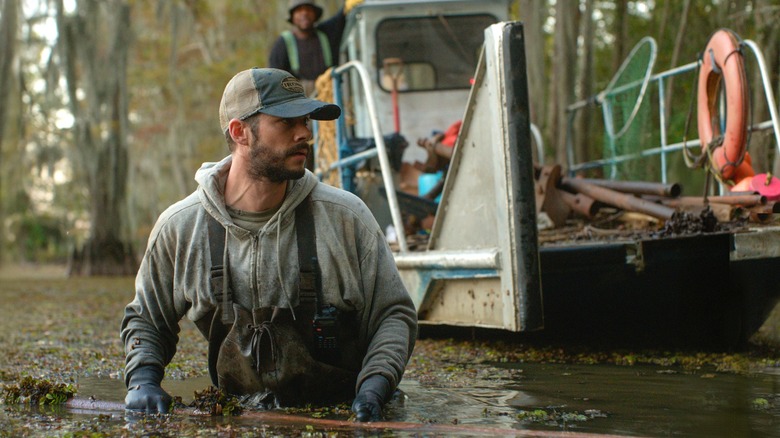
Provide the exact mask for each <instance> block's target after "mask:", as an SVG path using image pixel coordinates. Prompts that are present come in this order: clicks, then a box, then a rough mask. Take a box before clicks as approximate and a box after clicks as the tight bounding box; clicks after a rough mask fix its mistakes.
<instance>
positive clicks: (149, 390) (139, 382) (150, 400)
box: [125, 365, 173, 414]
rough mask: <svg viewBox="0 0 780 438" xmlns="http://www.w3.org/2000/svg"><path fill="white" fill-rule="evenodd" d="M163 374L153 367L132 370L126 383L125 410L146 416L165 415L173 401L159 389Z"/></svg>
mask: <svg viewBox="0 0 780 438" xmlns="http://www.w3.org/2000/svg"><path fill="white" fill-rule="evenodd" d="M164 374H165V373H164V371H163V370H161V369H160V368H158V367H156V366H153V365H147V366H143V367H140V368H136V369H135V370H133V374H131V375H130V379H129V381H128V383H127V396H126V397H125V409H129V410H131V411H142V412H146V413H147V414H155V413H158V412H159V413H161V414H167V413H168V412H169V411H170V409H171V402H172V401H173V399H172V398H171V396H170V395H168V393H167V392H165V390H163V389H162V387H160V382H162V379H163V375H164Z"/></svg>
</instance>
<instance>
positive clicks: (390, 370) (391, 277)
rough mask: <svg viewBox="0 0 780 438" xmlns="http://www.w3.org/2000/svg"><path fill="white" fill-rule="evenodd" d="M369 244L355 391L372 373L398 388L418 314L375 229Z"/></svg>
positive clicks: (412, 339)
mask: <svg viewBox="0 0 780 438" xmlns="http://www.w3.org/2000/svg"><path fill="white" fill-rule="evenodd" d="M372 241H373V245H372V246H373V248H372V250H371V251H369V252H368V253H367V254H366V255H365V257H364V258H363V260H362V261H361V263H360V265H361V268H360V269H361V271H362V273H363V280H362V281H363V288H364V291H366V293H365V295H364V305H365V307H364V312H363V320H364V322H365V324H366V325H365V326H364V327H367V329H368V332H367V341H368V343H367V350H366V356H365V358H364V360H363V367H362V369H361V371H360V373H359V375H358V380H357V386H356V391H357V390H359V389H360V385H361V384H362V383H363V381H364V380H365V379H367V378H368V377H370V376H372V375H375V374H379V375H382V376H384V377H385V378H387V380H388V381H389V382H390V384H391V385H392V387H393V388H395V387H397V386H398V384H399V383H400V381H401V378H402V377H403V374H404V370H405V368H406V364H407V362H408V360H409V357H410V356H411V354H412V350H413V349H414V344H415V340H416V339H417V311H416V309H415V306H414V303H413V302H412V299H411V297H410V296H409V293H408V292H407V290H406V287H405V286H404V284H403V282H402V281H401V277H400V275H399V274H398V269H397V267H396V265H395V260H394V258H393V254H392V252H391V251H390V248H389V246H388V245H387V243H386V241H385V239H384V234H383V233H382V232H381V231H380V230H379V229H378V227H377V231H376V232H375V233H374V234H373V236H372Z"/></svg>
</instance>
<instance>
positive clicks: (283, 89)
mask: <svg viewBox="0 0 780 438" xmlns="http://www.w3.org/2000/svg"><path fill="white" fill-rule="evenodd" d="M257 113H263V114H269V115H272V116H276V117H282V118H295V117H303V116H309V117H310V118H312V119H314V120H334V119H337V118H339V116H341V108H339V106H338V105H334V104H332V103H327V102H322V101H320V100H317V99H311V98H309V97H306V95H305V94H304V92H303V85H302V84H301V82H300V81H299V80H298V79H297V78H296V77H295V76H293V75H292V74H290V73H289V72H286V71H284V70H279V69H275V68H257V67H254V68H251V69H249V70H244V71H242V72H241V73H238V74H237V75H235V76H233V79H231V80H230V82H228V84H227V86H226V87H225V91H224V93H222V101H221V102H220V104H219V124H220V126H221V127H222V132H225V131H226V130H227V128H228V123H230V120H232V119H239V120H246V119H248V118H249V117H251V116H253V115H255V114H257Z"/></svg>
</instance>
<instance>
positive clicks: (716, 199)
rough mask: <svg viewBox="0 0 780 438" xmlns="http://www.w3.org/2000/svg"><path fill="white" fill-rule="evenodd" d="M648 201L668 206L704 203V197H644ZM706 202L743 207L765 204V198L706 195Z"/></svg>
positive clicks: (761, 196)
mask: <svg viewBox="0 0 780 438" xmlns="http://www.w3.org/2000/svg"><path fill="white" fill-rule="evenodd" d="M644 198H645V199H647V200H649V201H656V202H661V203H663V204H666V205H670V206H678V205H701V206H703V205H706V202H705V199H704V198H703V197H701V196H680V197H679V198H662V197H657V196H648V197H644ZM707 202H709V203H710V204H726V205H740V206H743V207H753V206H756V205H766V203H767V199H766V196H763V195H726V196H708V197H707Z"/></svg>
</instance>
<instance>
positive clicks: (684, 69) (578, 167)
mask: <svg viewBox="0 0 780 438" xmlns="http://www.w3.org/2000/svg"><path fill="white" fill-rule="evenodd" d="M742 45H744V46H746V47H748V48H750V51H751V52H752V53H753V55H754V56H755V59H756V62H757V63H758V68H759V72H760V76H761V82H762V84H763V87H764V95H765V97H766V101H767V106H768V108H769V115H770V120H766V121H763V122H760V123H756V124H754V125H752V126H750V127H749V129H750V131H751V132H755V131H762V130H767V129H772V130H773V131H774V134H775V141H776V144H777V148H778V152H780V121H779V120H778V115H777V104H776V102H775V97H774V93H773V92H772V86H771V83H770V81H769V74H768V73H767V68H766V62H765V60H764V55H763V53H762V52H761V50H760V49H759V47H758V45H757V44H756V43H755V42H753V41H752V40H743V41H742ZM698 66H699V62H698V61H697V62H692V63H690V64H685V65H682V66H680V67H677V68H674V69H670V70H667V71H664V72H661V73H658V74H654V75H652V76H651V77H650V79H649V80H650V82H651V83H655V84H656V85H657V87H658V112H659V124H660V145H659V146H658V147H654V148H649V149H645V150H642V151H640V152H638V153H633V154H624V155H618V156H614V157H608V158H602V159H598V160H591V161H587V162H582V163H576V162H575V161H576V159H575V157H574V144H573V141H572V132H573V127H574V118H575V116H576V114H577V111H580V110H583V109H585V108H587V107H589V106H593V105H601V104H602V102H603V96H595V97H592V98H590V99H586V100H582V101H579V102H575V103H573V104H571V105H569V106H568V107H567V108H566V112H567V113H568V114H569V118H568V136H567V137H568V139H567V142H566V148H567V150H566V157H567V168H568V172H569V174H570V175H574V174H575V173H576V172H577V171H582V170H591V169H597V168H602V167H607V166H614V165H616V164H620V163H625V162H628V161H633V160H637V159H640V158H647V157H652V156H656V155H660V159H661V175H660V180H661V182H662V183H667V182H668V181H667V173H668V167H667V156H668V154H670V153H673V152H678V151H681V150H682V149H683V148H686V147H691V146H701V142H700V141H699V139H698V138H695V139H690V140H685V141H681V142H677V143H672V144H669V142H668V141H669V140H668V138H667V135H668V133H667V130H666V128H667V120H666V95H665V82H664V81H665V80H667V79H668V78H670V77H672V76H676V75H681V74H683V73H688V72H692V71H696V69H697V68H698ZM640 85H641V84H639V83H637V84H636V85H635V86H640Z"/></svg>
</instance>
